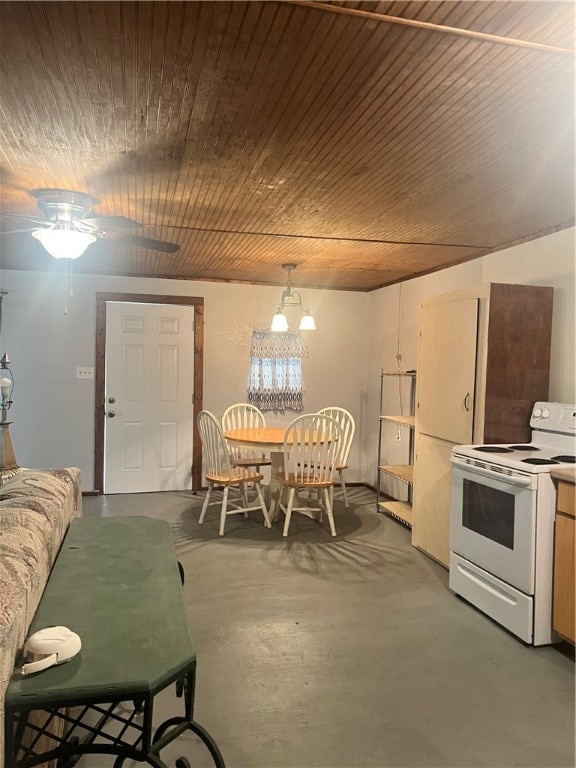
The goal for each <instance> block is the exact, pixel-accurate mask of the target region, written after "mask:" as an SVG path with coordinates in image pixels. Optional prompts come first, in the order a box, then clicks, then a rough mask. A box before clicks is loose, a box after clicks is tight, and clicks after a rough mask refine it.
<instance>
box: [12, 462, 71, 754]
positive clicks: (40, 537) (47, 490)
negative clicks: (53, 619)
mask: <svg viewBox="0 0 576 768" xmlns="http://www.w3.org/2000/svg"><path fill="white" fill-rule="evenodd" d="M81 515H82V492H81V484H80V470H79V469H77V468H75V467H71V468H68V469H45V470H38V469H25V470H22V471H21V472H19V473H18V474H16V475H14V476H13V477H11V478H9V479H8V480H5V481H4V483H3V484H2V485H1V486H0V765H1V764H2V760H3V756H4V696H5V692H6V686H7V684H8V681H9V679H10V675H11V674H12V671H13V668H14V663H15V660H16V658H17V656H18V654H19V652H20V650H21V648H22V645H23V643H24V640H25V638H26V633H27V630H28V627H29V626H30V622H31V621H32V618H33V616H34V612H35V611H36V608H37V606H38V603H39V601H40V598H41V597H42V592H43V591H44V586H45V585H46V581H47V580H48V576H49V574H50V569H51V567H52V564H53V563H54V561H55V559H56V556H57V555H58V551H59V549H60V545H61V543H62V539H63V538H64V535H65V533H66V531H67V529H68V525H69V524H70V521H71V520H72V519H73V518H75V517H80V516H81Z"/></svg>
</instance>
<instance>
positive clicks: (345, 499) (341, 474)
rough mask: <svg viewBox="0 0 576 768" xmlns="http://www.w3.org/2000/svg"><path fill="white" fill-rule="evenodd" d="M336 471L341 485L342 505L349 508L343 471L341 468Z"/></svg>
mask: <svg viewBox="0 0 576 768" xmlns="http://www.w3.org/2000/svg"><path fill="white" fill-rule="evenodd" d="M338 473H339V475H340V485H341V487H342V495H343V496H344V506H345V507H346V509H349V507H350V504H349V503H348V491H347V490H346V483H345V482H344V472H342V470H341V469H340V470H338Z"/></svg>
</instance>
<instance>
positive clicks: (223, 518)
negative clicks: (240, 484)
mask: <svg viewBox="0 0 576 768" xmlns="http://www.w3.org/2000/svg"><path fill="white" fill-rule="evenodd" d="M229 490H230V488H229V486H227V485H225V486H224V494H223V496H222V507H221V509H220V530H219V531H218V533H219V534H220V536H224V524H225V523H226V509H227V508H228V491H229Z"/></svg>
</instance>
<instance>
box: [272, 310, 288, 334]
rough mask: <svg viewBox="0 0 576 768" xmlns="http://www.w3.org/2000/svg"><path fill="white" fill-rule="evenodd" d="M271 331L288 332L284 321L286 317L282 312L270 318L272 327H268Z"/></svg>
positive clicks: (286, 321) (286, 322) (286, 323)
mask: <svg viewBox="0 0 576 768" xmlns="http://www.w3.org/2000/svg"><path fill="white" fill-rule="evenodd" d="M270 330H271V331H287V330H288V320H286V315H285V314H284V313H283V312H277V313H276V314H275V315H274V317H273V318H272V325H271V326H270Z"/></svg>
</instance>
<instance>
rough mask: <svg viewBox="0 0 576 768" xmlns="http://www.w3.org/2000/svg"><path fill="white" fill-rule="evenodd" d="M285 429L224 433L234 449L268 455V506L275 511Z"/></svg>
mask: <svg viewBox="0 0 576 768" xmlns="http://www.w3.org/2000/svg"><path fill="white" fill-rule="evenodd" d="M285 433H286V428H285V427H243V428H241V429H230V430H228V431H226V432H224V437H225V438H226V440H227V441H228V442H229V443H231V444H233V445H234V447H236V448H244V449H245V450H248V451H254V452H255V453H257V454H269V455H270V462H271V464H270V485H269V486H268V494H269V505H270V504H271V505H272V509H273V510H274V511H275V510H276V506H277V503H278V499H279V496H280V483H279V481H278V480H277V479H276V475H277V474H278V472H282V470H283V469H284V453H283V451H282V447H283V445H284V435H285Z"/></svg>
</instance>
